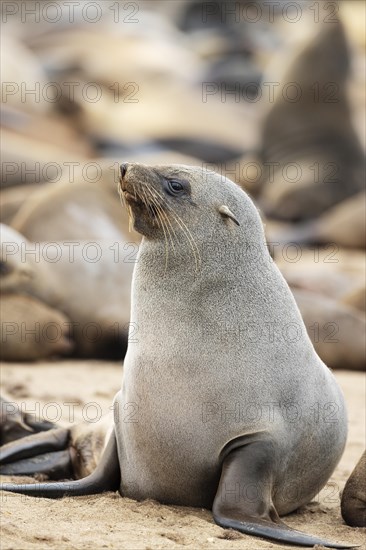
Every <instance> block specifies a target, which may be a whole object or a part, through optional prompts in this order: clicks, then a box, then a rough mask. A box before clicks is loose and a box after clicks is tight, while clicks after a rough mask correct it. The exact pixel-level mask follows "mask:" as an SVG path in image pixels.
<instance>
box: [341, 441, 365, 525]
mask: <svg viewBox="0 0 366 550" xmlns="http://www.w3.org/2000/svg"><path fill="white" fill-rule="evenodd" d="M341 512H342V517H343V519H344V521H345V522H346V523H347V524H348V525H351V526H352V527H366V451H365V452H364V453H363V455H362V456H361V458H360V460H359V461H358V463H357V464H356V466H355V469H354V470H353V472H352V474H351V475H350V477H349V479H348V481H347V483H346V485H345V487H344V490H343V494H342V501H341Z"/></svg>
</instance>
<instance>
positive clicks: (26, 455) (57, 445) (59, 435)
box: [0, 428, 73, 480]
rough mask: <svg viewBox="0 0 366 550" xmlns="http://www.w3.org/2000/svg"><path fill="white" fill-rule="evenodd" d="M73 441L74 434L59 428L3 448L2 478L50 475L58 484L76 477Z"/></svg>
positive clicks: (0, 455) (1, 460) (1, 456)
mask: <svg viewBox="0 0 366 550" xmlns="http://www.w3.org/2000/svg"><path fill="white" fill-rule="evenodd" d="M69 441H70V431H69V430H67V429H66V428H56V429H53V430H48V431H45V432H39V433H36V434H32V435H29V436H26V437H23V438H21V439H16V440H15V441H12V442H10V443H7V444H6V445H3V446H2V447H1V448H0V474H1V475H13V476H16V475H28V476H33V475H35V474H47V475H48V477H49V478H50V479H54V480H57V479H65V478H68V477H72V476H73V473H72V472H73V464H72V455H71V454H70V451H69V449H68V447H69Z"/></svg>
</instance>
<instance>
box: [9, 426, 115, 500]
mask: <svg viewBox="0 0 366 550" xmlns="http://www.w3.org/2000/svg"><path fill="white" fill-rule="evenodd" d="M120 477H121V476H120V468H119V461H118V454H117V443H116V438H115V435H114V432H113V434H112V435H111V437H110V439H109V441H108V444H107V446H106V449H105V451H104V453H103V456H102V458H101V461H100V463H99V464H98V466H97V468H96V469H95V470H94V472H93V473H92V474H90V475H89V476H87V477H85V478H84V479H81V480H78V481H63V482H58V483H30V484H19V485H18V484H16V483H2V484H1V485H0V489H1V490H2V491H9V492H11V493H21V494H23V495H29V496H34V497H43V498H62V497H64V496H83V495H95V494H98V493H103V492H105V491H116V490H117V489H118V487H119V484H120Z"/></svg>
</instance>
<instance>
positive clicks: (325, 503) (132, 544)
mask: <svg viewBox="0 0 366 550" xmlns="http://www.w3.org/2000/svg"><path fill="white" fill-rule="evenodd" d="M336 376H337V379H338V381H339V383H340V385H341V386H342V388H343V390H344V393H345V395H346V399H347V403H348V408H349V438H348V443H347V447H346V450H345V453H344V456H343V458H342V460H341V462H340V464H339V465H338V467H337V469H336V471H335V473H334V475H333V476H332V478H331V479H330V481H329V482H328V484H327V486H326V487H325V488H324V489H323V490H322V491H321V493H320V495H318V497H317V498H316V499H315V500H314V501H313V502H311V503H310V504H308V505H307V506H305V507H303V508H302V509H301V510H299V511H297V512H296V513H293V514H291V515H289V516H287V517H286V522H287V523H288V525H290V526H291V527H293V528H296V529H300V530H304V531H306V532H307V533H312V534H316V535H318V536H322V537H325V538H328V539H330V540H333V541H339V542H348V543H353V544H358V545H361V548H366V530H365V529H352V528H350V527H347V526H346V525H345V524H344V523H343V521H342V519H341V516H340V511H339V491H340V490H342V488H343V486H344V483H345V481H346V479H347V477H348V475H349V474H350V472H351V470H352V469H353V467H354V465H355V463H356V462H357V460H358V458H359V457H360V455H361V452H362V450H363V448H364V447H365V377H364V375H363V374H360V373H356V372H337V373H336ZM120 380H121V367H120V365H118V364H116V363H105V362H90V361H88V362H83V361H79V362H72V361H67V362H53V363H44V364H34V365H31V364H30V365H24V364H20V365H18V364H12V365H10V364H3V365H2V368H1V391H2V392H5V393H6V394H7V396H8V397H10V398H12V399H13V400H14V401H17V402H18V403H20V402H24V403H25V404H26V405H27V406H28V407H29V410H32V408H33V410H34V408H35V407H36V411H37V412H38V411H39V412H41V413H42V412H46V413H47V416H48V417H50V416H53V417H54V418H55V419H56V420H57V419H58V417H59V416H60V415H61V416H62V418H61V422H63V423H64V424H67V421H68V420H69V419H68V416H69V412H70V410H73V411H74V420H75V421H79V420H80V419H81V418H82V417H83V416H84V417H85V416H87V417H88V418H89V420H91V419H95V418H96V417H98V416H99V415H100V414H101V413H102V412H103V413H104V412H107V411H108V408H109V406H110V404H111V398H112V397H113V395H114V393H115V392H116V391H117V390H118V388H119V386H120ZM30 396H32V398H31V397H30ZM91 403H94V405H91ZM88 404H89V405H88ZM96 404H97V405H96ZM37 407H38V408H37ZM45 407H46V408H45ZM1 494H2V497H1V539H0V540H1V543H0V544H1V550H6V549H14V550H15V549H23V548H24V549H25V548H27V549H28V548H29V549H31V548H32V549H33V548H34V549H35V548H37V549H46V548H49V549H56V548H57V549H84V548H93V549H99V548H123V549H131V550H132V549H133V550H134V549H145V550H150V549H151V550H152V549H153V550H157V549H160V548H162V549H165V548H167V549H168V548H169V549H170V548H171V549H175V548H194V549H223V550H225V549H236V550H249V549H253V548H254V549H259V550H264V549H270V548H273V549H274V550H275V549H276V548H281V547H283V548H287V549H291V548H293V547H292V546H282V545H279V544H272V543H270V542H268V541H263V540H261V539H258V538H253V537H250V536H246V535H242V534H240V533H236V532H233V531H227V530H224V529H221V528H220V527H218V526H216V525H215V524H214V523H213V521H212V517H211V514H210V512H209V511H207V510H200V509H193V508H180V507H173V506H162V505H160V504H158V503H156V502H152V501H145V502H136V501H132V500H129V499H125V498H121V497H120V496H119V495H118V494H112V493H106V494H105V495H103V496H92V497H79V498H73V499H72V498H66V499H63V500H61V501H50V500H46V499H38V498H37V499H32V498H30V497H24V496H21V495H12V494H10V493H4V492H3V493H1Z"/></svg>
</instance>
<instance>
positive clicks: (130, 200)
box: [122, 191, 142, 204]
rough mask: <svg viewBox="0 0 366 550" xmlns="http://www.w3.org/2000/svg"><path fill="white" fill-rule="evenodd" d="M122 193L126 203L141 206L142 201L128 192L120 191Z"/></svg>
mask: <svg viewBox="0 0 366 550" xmlns="http://www.w3.org/2000/svg"><path fill="white" fill-rule="evenodd" d="M122 193H123V196H124V198H125V199H126V201H127V202H128V203H133V204H142V201H141V200H140V199H139V198H138V197H137V196H136V195H133V194H132V193H131V192H130V191H122Z"/></svg>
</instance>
